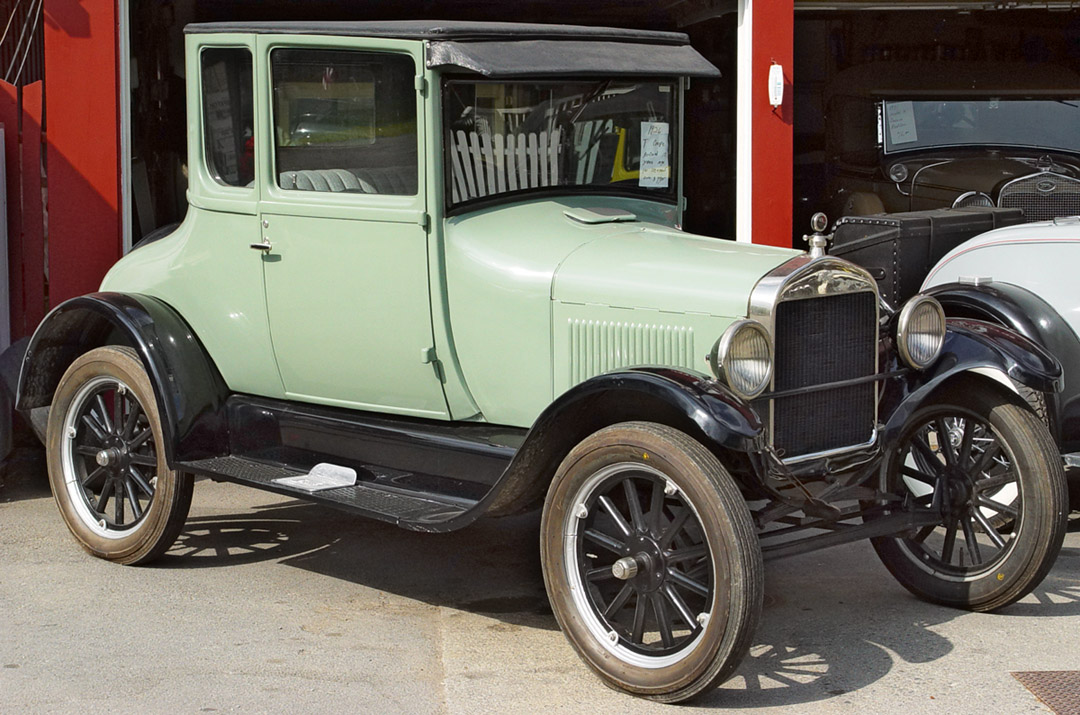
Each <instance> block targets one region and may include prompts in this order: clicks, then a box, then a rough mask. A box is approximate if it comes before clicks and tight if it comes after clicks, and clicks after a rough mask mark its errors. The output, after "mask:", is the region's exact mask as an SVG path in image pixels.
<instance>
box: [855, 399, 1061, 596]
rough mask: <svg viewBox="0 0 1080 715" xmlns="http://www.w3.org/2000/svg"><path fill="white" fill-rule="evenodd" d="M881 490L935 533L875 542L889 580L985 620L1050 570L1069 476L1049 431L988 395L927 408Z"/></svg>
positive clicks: (908, 432)
mask: <svg viewBox="0 0 1080 715" xmlns="http://www.w3.org/2000/svg"><path fill="white" fill-rule="evenodd" d="M883 479H884V487H885V489H886V490H888V491H891V492H893V493H895V494H899V495H902V496H903V497H904V500H905V504H906V507H907V508H917V509H930V510H932V511H933V512H935V513H937V514H938V515H939V516H940V521H939V523H937V524H936V525H931V526H927V527H924V528H922V529H918V530H916V531H914V532H912V533H908V534H904V535H902V536H898V537H883V538H878V539H874V540H873V544H874V548H875V550H876V551H877V553H878V555H879V556H880V557H881V560H882V562H884V564H885V566H886V567H887V568H888V569H889V571H890V572H891V573H892V574H893V576H894V577H896V579H897V580H898V581H899V582H900V583H901V584H902V585H903V586H904V587H906V588H907V589H908V590H910V591H911V592H912V593H914V594H915V595H917V596H919V597H920V598H924V599H926V600H929V601H933V602H935V603H941V604H945V605H949V606H954V607H958V608H969V609H972V610H978V611H991V610H995V609H998V608H1002V607H1004V606H1007V605H1009V604H1010V603H1013V602H1015V601H1016V600H1018V599H1020V598H1022V597H1023V596H1025V595H1026V594H1027V593H1029V592H1030V591H1031V589H1033V588H1034V587H1035V586H1036V585H1038V583H1039V582H1040V581H1042V579H1043V577H1044V576H1045V575H1046V573H1047V572H1048V571H1049V570H1050V567H1051V566H1052V565H1053V563H1054V559H1055V558H1056V557H1057V553H1058V551H1059V550H1060V548H1061V543H1062V540H1063V539H1064V536H1065V528H1066V520H1067V516H1068V513H1067V508H1066V507H1067V498H1066V485H1065V475H1064V473H1063V471H1062V467H1061V459H1060V458H1059V457H1058V456H1057V449H1056V448H1055V447H1054V444H1053V441H1052V439H1051V438H1050V435H1049V433H1048V432H1047V431H1046V427H1045V425H1044V424H1043V423H1042V422H1041V420H1040V419H1039V418H1038V417H1037V416H1036V415H1034V414H1033V413H1032V412H1031V411H1030V410H1028V409H1025V408H1024V407H1023V406H1021V405H1020V404H1018V403H1017V402H1015V401H1013V400H1010V399H1009V398H1007V397H1004V396H1001V395H998V394H997V393H995V392H993V391H987V390H969V391H967V392H966V393H964V395H963V397H962V399H960V395H959V394H958V393H956V394H954V397H953V398H952V399H948V396H946V399H943V400H942V401H941V402H938V403H936V404H933V405H930V406H928V407H923V408H921V409H920V410H918V411H917V412H916V413H915V414H914V415H912V417H911V419H910V420H909V422H908V425H907V426H906V427H905V429H904V432H903V435H902V436H901V439H900V440H899V443H898V448H897V450H896V451H895V452H894V454H893V455H892V456H891V458H890V459H889V460H888V462H887V464H886V470H885V473H884V477H883Z"/></svg>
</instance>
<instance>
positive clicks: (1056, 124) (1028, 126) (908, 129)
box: [880, 99, 1080, 154]
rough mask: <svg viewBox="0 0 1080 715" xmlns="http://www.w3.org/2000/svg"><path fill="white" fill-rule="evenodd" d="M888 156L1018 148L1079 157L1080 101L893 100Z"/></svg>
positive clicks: (884, 118)
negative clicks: (966, 148)
mask: <svg viewBox="0 0 1080 715" xmlns="http://www.w3.org/2000/svg"><path fill="white" fill-rule="evenodd" d="M880 131H881V138H882V140H883V145H884V147H885V153H886V154H891V153H895V152H900V151H910V150H912V149H929V148H935V147H958V146H960V147H962V146H1015V147H1026V148H1034V149H1040V150H1041V149H1045V150H1050V151H1054V150H1061V151H1069V152H1075V151H1076V150H1077V146H1078V145H1080V141H1078V140H1080V99H1048V100H1018V99H979V100H952V101H902V102H899V101H887V102H882V108H881V127H880Z"/></svg>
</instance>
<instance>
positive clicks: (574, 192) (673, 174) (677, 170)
mask: <svg viewBox="0 0 1080 715" xmlns="http://www.w3.org/2000/svg"><path fill="white" fill-rule="evenodd" d="M455 83H459V84H472V85H485V84H486V85H499V84H523V85H545V84H550V85H556V86H562V85H566V84H587V85H594V86H597V87H599V86H601V85H610V84H616V85H618V84H632V83H648V84H656V85H668V86H670V87H671V91H672V93H673V94H674V97H673V101H672V103H671V112H672V116H671V117H669V122H668V126H669V129H668V131H669V133H670V135H669V147H668V153H669V162H670V177H669V179H670V184H669V186H668V189H667V190H666V191H665V192H663V193H661V192H658V191H655V190H650V189H648V188H643V187H638V186H636V185H634V186H621V185H617V184H563V185H557V186H539V187H529V188H519V189H517V190H514V191H509V190H508V191H502V192H495V193H490V194H488V195H486V196H482V197H476V198H466V199H463V200H459V201H457V202H455V201H454V199H453V182H454V177H453V172H452V165H451V161H452V159H451V156H450V153H451V151H452V149H451V146H452V145H451V141H450V132H451V131H452V128H451V122H450V121H448V117H450V116H451V108H450V107H449V106H448V103H449V102H450V101H451V100H452V98H453V96H454V95H453V92H452V91H451V90H450V89H449V87H450V85H452V84H455ZM439 89H440V93H439V100H438V118H439V132H440V143H441V145H442V156H441V157H439V159H438V161H439V162H440V167H441V171H442V184H443V209H444V211H445V214H446V215H447V216H455V215H459V214H463V213H467V212H470V211H475V210H478V209H481V208H485V207H489V206H492V205H497V204H505V203H511V202H517V201H522V200H526V199H532V198H545V197H549V198H550V197H566V196H607V197H616V198H628V199H634V200H637V201H649V202H654V203H660V204H663V205H667V206H679V205H681V199H680V197H681V195H682V194H681V191H682V186H681V184H682V164H683V143H684V141H685V139H684V138H683V136H682V134H683V131H684V127H683V113H684V109H685V107H684V101H685V98H684V90H685V80H684V78H683V77H681V76H659V75H641V76H636V75H635V76H621V75H620V76H606V75H597V76H585V77H582V76H573V77H560V76H553V75H536V76H528V77H513V78H487V77H478V76H477V75H473V74H458V73H453V74H442V75H440V82H439ZM587 106H589V104H588V103H586V104H584V105H583V106H582V107H581V108H582V109H584V108H585V107H587ZM579 113H580V112H579Z"/></svg>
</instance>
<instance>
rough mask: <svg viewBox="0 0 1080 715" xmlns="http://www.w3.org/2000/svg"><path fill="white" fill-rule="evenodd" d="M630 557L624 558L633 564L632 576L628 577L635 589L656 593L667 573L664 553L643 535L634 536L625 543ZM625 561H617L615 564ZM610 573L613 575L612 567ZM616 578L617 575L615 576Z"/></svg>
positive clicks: (657, 545) (650, 539)
mask: <svg viewBox="0 0 1080 715" xmlns="http://www.w3.org/2000/svg"><path fill="white" fill-rule="evenodd" d="M627 547H628V549H629V551H630V553H631V554H633V555H632V556H628V557H626V558H627V559H630V560H631V561H633V562H634V565H635V568H634V569H633V571H634V574H633V576H630V577H628V580H630V581H631V582H632V584H633V585H634V587H635V588H638V589H640V590H642V591H649V592H651V591H657V590H659V588H660V587H661V586H662V585H663V584H664V575H665V574H666V573H667V560H666V559H665V558H664V552H663V550H662V549H661V548H660V546H659V544H657V543H656V542H655V541H653V539H652V538H651V537H649V536H646V535H644V534H635V535H633V536H631V537H630V538H629V539H628V541H627ZM622 561H625V559H619V561H617V562H616V563H619V562H622ZM612 573H613V574H614V573H615V570H614V567H613V568H612ZM615 576H616V578H618V574H615Z"/></svg>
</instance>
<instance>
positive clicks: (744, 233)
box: [735, 0, 754, 243]
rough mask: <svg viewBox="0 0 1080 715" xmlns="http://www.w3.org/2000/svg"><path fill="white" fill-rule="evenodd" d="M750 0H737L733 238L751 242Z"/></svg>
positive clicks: (752, 33) (751, 22)
mask: <svg viewBox="0 0 1080 715" xmlns="http://www.w3.org/2000/svg"><path fill="white" fill-rule="evenodd" d="M752 2H753V0H739V18H738V23H739V27H738V30H737V31H736V33H735V37H736V43H737V45H738V46H737V67H738V69H737V71H736V84H737V88H736V90H735V98H736V102H737V103H738V104H737V108H736V110H735V117H736V119H735V176H736V177H737V180H736V182H735V186H736V189H735V238H736V240H738V241H743V242H746V243H751V242H753V240H754V238H753V213H754V205H753V201H752V197H753V174H754V167H753V141H752V139H753V119H754V113H753V108H754V105H753V102H752V101H751V96H752V91H751V90H752V89H753V87H752V84H751V83H752V79H753V69H754V68H753V64H752V62H751V60H752V58H753V49H754V44H753V43H754V17H753V12H752V10H753V8H752Z"/></svg>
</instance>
